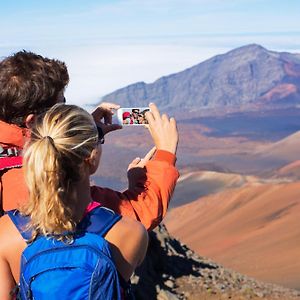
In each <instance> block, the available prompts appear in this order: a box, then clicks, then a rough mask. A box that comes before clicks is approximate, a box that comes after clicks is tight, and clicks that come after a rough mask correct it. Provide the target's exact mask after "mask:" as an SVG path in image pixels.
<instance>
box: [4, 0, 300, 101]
mask: <svg viewBox="0 0 300 300" xmlns="http://www.w3.org/2000/svg"><path fill="white" fill-rule="evenodd" d="M0 28H1V30H0V58H1V59H2V58H4V57H6V56H8V55H11V54H12V53H14V52H17V51H19V50H22V49H25V50H28V51H33V52H36V53H38V54H41V55H43V56H46V57H49V58H56V59H59V60H62V61H65V62H66V64H67V66H68V70H69V73H70V83H69V86H68V87H67V90H66V97H67V100H68V103H75V104H78V105H81V106H85V105H88V104H93V103H99V102H100V101H101V97H102V96H104V95H106V94H108V93H110V92H113V91H114V90H116V89H119V88H122V87H125V86H127V85H129V84H132V83H135V82H138V81H144V82H146V83H151V82H153V81H155V80H156V79H158V78H160V77H162V76H166V75H169V74H172V73H176V72H179V71H182V70H184V69H186V68H188V67H191V66H193V65H196V64H198V63H200V62H202V61H204V60H206V59H208V58H210V57H212V56H214V55H217V54H222V53H225V52H227V51H230V50H232V49H234V48H237V47H240V46H243V45H246V44H251V43H256V44H260V45H262V46H264V47H266V48H267V49H270V50H275V51H288V52H292V53H300V1H299V0H285V1H283V0H148V1H146V0H98V1H96V0H87V1H82V0H65V1H62V0H51V1H40V0H26V1H23V0H15V1H4V0H0Z"/></svg>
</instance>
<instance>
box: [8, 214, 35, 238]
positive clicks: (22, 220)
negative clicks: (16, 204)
mask: <svg viewBox="0 0 300 300" xmlns="http://www.w3.org/2000/svg"><path fill="white" fill-rule="evenodd" d="M7 215H8V216H9V217H10V219H11V221H12V222H13V223H14V224H15V226H16V227H17V229H18V230H19V232H20V234H21V235H22V237H23V239H24V240H29V239H30V238H31V236H32V230H29V229H28V228H26V226H27V224H28V223H29V217H26V216H22V215H21V214H20V212H19V211H18V210H16V209H14V210H10V211H8V212H7Z"/></svg>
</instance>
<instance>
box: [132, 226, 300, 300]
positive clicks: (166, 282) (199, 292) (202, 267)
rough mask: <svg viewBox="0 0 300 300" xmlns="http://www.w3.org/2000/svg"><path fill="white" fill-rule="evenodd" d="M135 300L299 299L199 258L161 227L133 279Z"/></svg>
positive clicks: (290, 292)
mask: <svg viewBox="0 0 300 300" xmlns="http://www.w3.org/2000/svg"><path fill="white" fill-rule="evenodd" d="M132 283H133V291H134V294H135V296H136V299H137V300H153V299H159V300H179V299H187V300H194V299H203V300H205V299H207V300H210V299H211V300H213V299H215V300H216V299H232V300H238V299H239V300H242V299H245V300H246V299H268V300H271V299H281V300H292V299H300V291H297V290H291V289H287V288H284V287H280V286H277V285H273V284H267V283H262V282H259V281H256V280H254V279H252V278H249V277H247V276H244V275H241V274H239V273H237V272H235V271H232V270H229V269H226V268H224V267H222V266H220V265H218V264H216V263H214V262H212V261H211V260H209V259H206V258H204V257H200V256H198V255H197V254H196V253H194V252H193V251H192V250H190V249H189V248H188V247H187V246H185V245H184V244H182V243H180V242H179V241H178V240H176V239H174V238H172V237H170V235H169V233H168V231H167V229H166V227H165V226H164V225H160V226H159V227H158V228H157V229H155V230H154V231H153V232H151V233H150V243H149V248H148V253H147V256H146V259H145V260H144V262H143V264H142V265H141V266H140V267H139V268H138V269H137V270H136V273H135V275H134V276H133V277H132Z"/></svg>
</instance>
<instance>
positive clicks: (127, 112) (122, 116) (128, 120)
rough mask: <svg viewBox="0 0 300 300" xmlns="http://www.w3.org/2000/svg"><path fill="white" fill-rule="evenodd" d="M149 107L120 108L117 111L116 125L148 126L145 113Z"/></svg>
mask: <svg viewBox="0 0 300 300" xmlns="http://www.w3.org/2000/svg"><path fill="white" fill-rule="evenodd" d="M147 111H150V108H149V107H122V108H119V109H118V111H117V115H118V123H119V124H120V125H123V126H137V125H144V124H148V121H147V119H146V117H145V113H146V112H147Z"/></svg>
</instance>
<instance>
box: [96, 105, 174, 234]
mask: <svg viewBox="0 0 300 300" xmlns="http://www.w3.org/2000/svg"><path fill="white" fill-rule="evenodd" d="M149 106H150V109H151V111H149V112H147V113H146V114H145V116H146V118H147V120H148V123H149V125H148V126H147V128H148V129H149V132H150V134H151V136H152V139H153V142H154V144H155V147H156V153H155V155H154V157H153V158H152V159H151V160H149V161H148V159H149V158H146V159H137V160H134V161H133V162H132V163H131V164H130V167H129V170H128V180H129V188H128V190H126V191H125V192H123V193H120V192H116V191H113V190H110V189H103V188H100V187H92V189H91V192H92V197H93V199H94V200H95V201H99V202H100V203H101V204H102V205H104V206H107V207H109V208H111V209H113V210H114V211H116V212H118V213H120V214H121V215H126V216H130V217H132V218H135V219H136V220H139V221H141V222H142V223H143V225H144V226H145V227H146V229H147V230H151V229H153V228H154V227H156V226H157V225H158V224H159V223H160V222H161V220H162V218H163V217H164V216H165V214H166V211H167V208H168V204H169V201H170V198H171V196H172V193H173V191H174V188H175V185H176V181H177V179H178V176H179V174H178V171H177V169H176V168H175V160H176V157H175V155H176V150H177V144H178V131H177V126H176V121H175V119H174V118H170V119H169V117H168V116H167V115H166V114H163V115H161V114H160V112H159V110H158V108H157V107H156V105H155V104H150V105H149Z"/></svg>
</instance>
